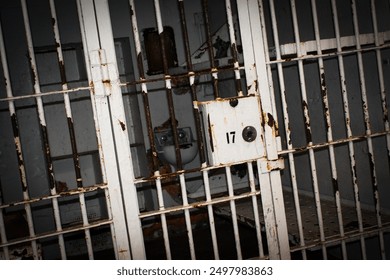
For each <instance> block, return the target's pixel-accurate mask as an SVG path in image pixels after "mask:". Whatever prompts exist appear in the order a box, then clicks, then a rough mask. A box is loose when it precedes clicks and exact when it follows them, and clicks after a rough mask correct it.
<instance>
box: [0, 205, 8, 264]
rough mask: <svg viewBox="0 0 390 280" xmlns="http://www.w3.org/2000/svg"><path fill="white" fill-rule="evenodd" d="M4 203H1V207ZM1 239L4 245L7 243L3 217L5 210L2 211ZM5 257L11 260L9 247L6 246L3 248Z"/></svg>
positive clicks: (0, 217)
mask: <svg viewBox="0 0 390 280" xmlns="http://www.w3.org/2000/svg"><path fill="white" fill-rule="evenodd" d="M1 203H2V201H0V205H1ZM0 237H1V242H2V243H7V234H6V232H5V225H4V217H3V209H0ZM2 250H3V253H4V257H5V259H6V260H9V249H8V246H4V247H3V248H2Z"/></svg>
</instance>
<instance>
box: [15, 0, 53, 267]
mask: <svg viewBox="0 0 390 280" xmlns="http://www.w3.org/2000/svg"><path fill="white" fill-rule="evenodd" d="M21 5H22V12H23V22H24V28H25V32H26V40H27V47H28V55H29V59H30V67H31V71H32V73H33V78H34V80H33V81H32V82H33V86H34V92H35V93H40V92H41V89H40V85H39V78H38V71H37V66H36V62H35V54H34V46H33V41H32V35H31V29H30V20H29V16H28V11H27V3H26V0H21ZM36 102H37V111H38V116H39V123H40V131H41V135H42V141H43V145H44V149H45V160H46V169H47V172H48V177H49V178H48V179H49V185H50V189H55V187H56V182H55V178H54V172H53V164H52V161H51V155H50V146H49V140H48V135H47V127H46V118H45V112H44V108H43V102H42V98H41V97H39V96H38V97H36ZM23 198H24V199H25V200H28V199H29V194H28V190H27V185H26V186H24V189H23ZM25 210H26V215H27V224H28V227H29V232H30V237H34V236H35V231H34V222H33V218H32V212H31V206H30V204H25ZM31 245H32V249H33V254H34V259H36V258H37V257H38V250H37V243H36V240H32V241H31Z"/></svg>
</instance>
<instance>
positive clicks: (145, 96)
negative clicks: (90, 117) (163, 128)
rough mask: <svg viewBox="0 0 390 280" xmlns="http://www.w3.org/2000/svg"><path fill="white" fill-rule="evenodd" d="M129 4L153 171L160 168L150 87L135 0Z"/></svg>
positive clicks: (131, 0)
mask: <svg viewBox="0 0 390 280" xmlns="http://www.w3.org/2000/svg"><path fill="white" fill-rule="evenodd" d="M129 4H130V11H131V12H130V16H131V23H132V27H133V36H134V41H135V50H136V52H137V66H138V73H139V76H140V80H141V82H142V83H141V91H142V98H143V104H144V111H145V120H146V127H147V130H148V138H149V145H150V150H151V156H152V162H151V163H152V169H153V172H155V171H157V170H158V168H159V166H158V156H157V149H156V143H155V140H154V133H153V124H152V117H151V112H150V105H149V98H148V88H147V84H146V82H145V70H144V65H143V57H142V48H141V40H140V38H139V33H138V32H139V31H138V21H137V13H136V7H135V3H134V0H130V1H129Z"/></svg>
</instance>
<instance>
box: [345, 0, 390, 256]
mask: <svg viewBox="0 0 390 280" xmlns="http://www.w3.org/2000/svg"><path fill="white" fill-rule="evenodd" d="M351 6H352V16H353V27H354V32H355V36H356V47H357V49H360V40H359V34H360V33H359V25H358V18H357V10H356V2H355V0H351ZM357 59H358V69H359V79H360V90H361V97H362V103H363V104H362V107H363V114H364V123H365V128H366V134H370V133H371V123H370V114H369V112H368V99H367V90H366V82H365V77H364V67H363V56H362V53H361V52H358V53H357ZM367 145H368V152H369V161H370V167H371V176H372V188H373V195H374V201H375V211H376V214H377V223H378V226H379V228H380V227H381V226H382V219H381V207H380V201H379V198H380V196H379V189H378V178H377V173H376V162H375V157H374V147H373V144H372V139H371V138H370V137H369V138H367ZM379 243H380V248H381V255H382V259H386V254H385V244H384V236H383V231H379Z"/></svg>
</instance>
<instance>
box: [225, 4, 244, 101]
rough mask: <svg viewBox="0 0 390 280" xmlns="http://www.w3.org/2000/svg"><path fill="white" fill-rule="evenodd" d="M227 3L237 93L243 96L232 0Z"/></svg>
mask: <svg viewBox="0 0 390 280" xmlns="http://www.w3.org/2000/svg"><path fill="white" fill-rule="evenodd" d="M225 5H226V15H227V20H228V29H229V38H230V50H231V53H232V57H233V64H234V76H235V80H234V81H235V84H236V90H237V95H238V96H242V95H243V93H242V87H241V75H240V65H239V63H238V51H237V41H236V35H235V32H234V23H233V14H232V7H231V3H230V0H225Z"/></svg>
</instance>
